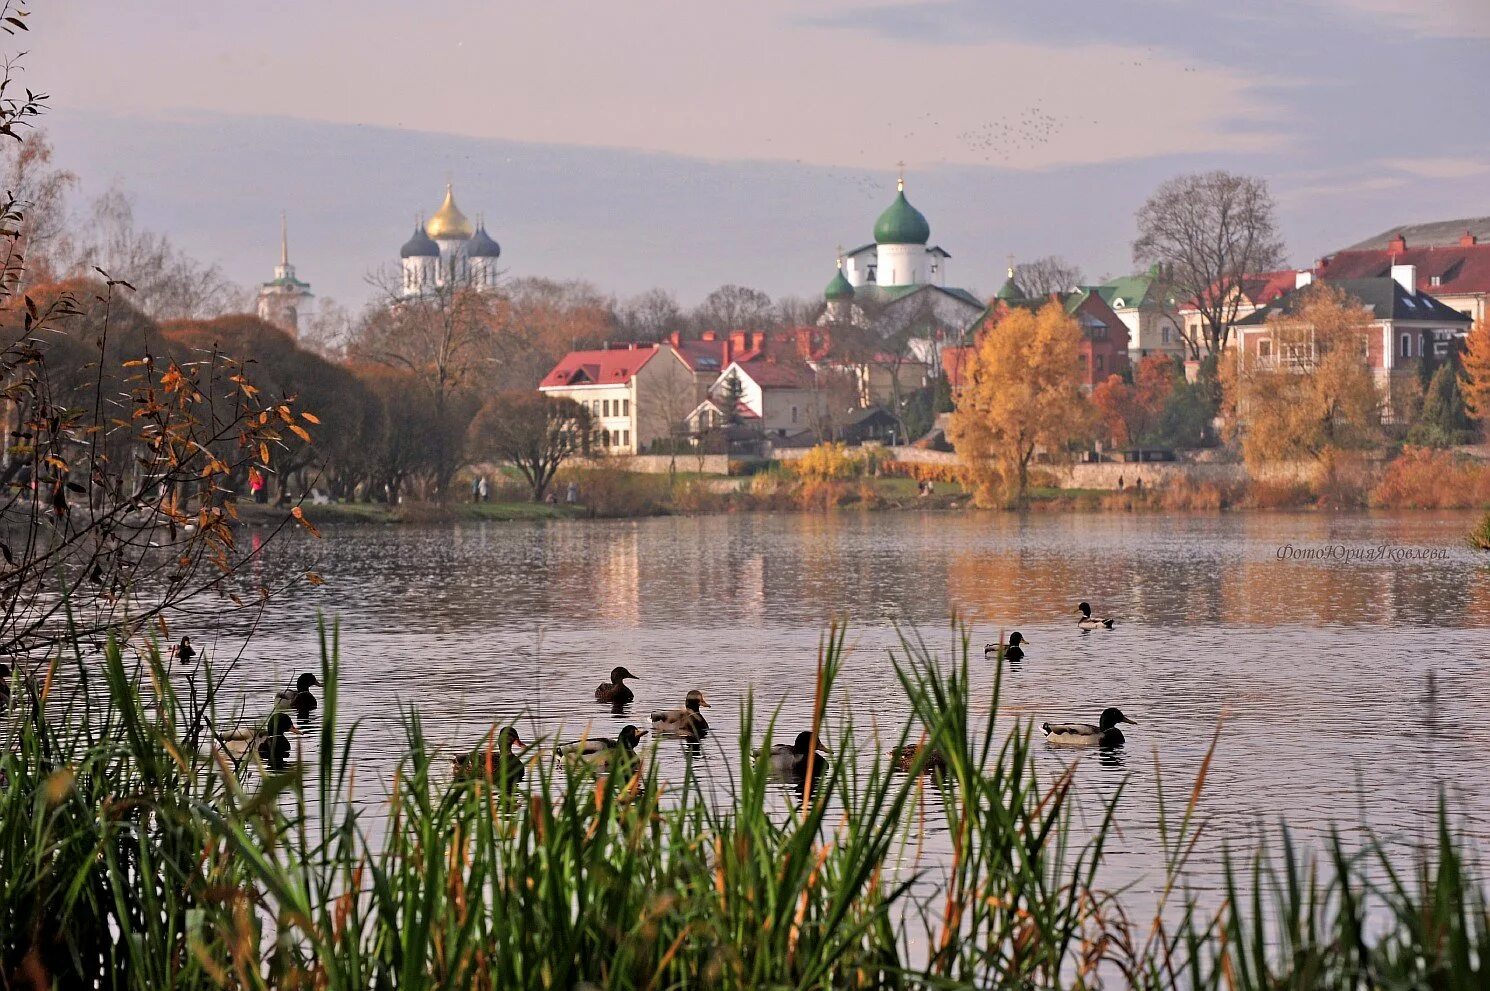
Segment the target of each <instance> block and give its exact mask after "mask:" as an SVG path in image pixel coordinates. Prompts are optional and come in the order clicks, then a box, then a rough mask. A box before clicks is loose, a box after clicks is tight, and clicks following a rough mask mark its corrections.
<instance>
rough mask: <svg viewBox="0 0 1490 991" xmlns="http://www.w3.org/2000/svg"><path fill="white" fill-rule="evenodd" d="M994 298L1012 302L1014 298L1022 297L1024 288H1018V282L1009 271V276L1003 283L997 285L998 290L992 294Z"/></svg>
mask: <svg viewBox="0 0 1490 991" xmlns="http://www.w3.org/2000/svg"><path fill="white" fill-rule="evenodd" d="M993 298H994V299H1002V300H1003V301H1004V302H1006V303H1008V302H1013V301H1014V300H1016V299H1024V290H1023V289H1021V288H1019V283H1017V282H1015V281H1014V272H1013V271H1012V270H1011V271H1010V272H1009V277H1008V278H1007V279H1005V280H1004V284H1003V285H1001V286H999V291H998V292H996V293H994V294H993Z"/></svg>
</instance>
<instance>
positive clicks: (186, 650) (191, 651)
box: [171, 637, 197, 664]
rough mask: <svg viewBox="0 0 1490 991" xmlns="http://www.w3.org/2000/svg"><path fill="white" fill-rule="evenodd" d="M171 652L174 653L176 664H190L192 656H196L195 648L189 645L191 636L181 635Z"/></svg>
mask: <svg viewBox="0 0 1490 991" xmlns="http://www.w3.org/2000/svg"><path fill="white" fill-rule="evenodd" d="M171 653H172V654H174V655H175V657H176V662H177V663H178V664H190V663H191V660H192V658H194V657H196V656H197V649H196V648H195V647H193V646H192V645H191V637H182V638H181V642H180V643H178V644H177V645H176V646H175V647H174V648H173V649H172V650H171Z"/></svg>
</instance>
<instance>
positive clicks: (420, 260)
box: [398, 183, 502, 299]
mask: <svg viewBox="0 0 1490 991" xmlns="http://www.w3.org/2000/svg"><path fill="white" fill-rule="evenodd" d="M501 255H502V248H501V246H500V245H498V244H497V242H496V241H495V240H493V239H492V236H491V235H490V234H488V233H487V232H486V225H485V224H482V223H479V222H478V223H476V224H472V223H471V221H470V220H468V219H467V218H466V215H465V214H463V213H461V212H460V208H459V207H457V206H456V205H455V192H454V190H452V189H451V186H450V184H449V183H446V184H445V202H444V203H442V204H440V209H438V210H436V211H435V213H434V216H432V217H430V218H429V220H428V221H427V222H425V223H416V224H415V225H414V236H413V237H411V238H409V240H408V241H407V242H405V243H404V246H403V247H402V248H401V249H399V253H398V256H399V265H400V267H401V269H402V271H403V296H404V298H405V299H415V298H418V297H420V296H424V295H427V294H429V293H432V292H434V291H435V290H436V289H440V288H443V287H445V286H463V285H464V286H469V287H471V288H473V289H475V290H477V291H478V292H488V291H491V290H493V289H496V288H497V285H498V283H499V278H500V275H501V271H500V269H498V268H497V259H498V258H500V257H501Z"/></svg>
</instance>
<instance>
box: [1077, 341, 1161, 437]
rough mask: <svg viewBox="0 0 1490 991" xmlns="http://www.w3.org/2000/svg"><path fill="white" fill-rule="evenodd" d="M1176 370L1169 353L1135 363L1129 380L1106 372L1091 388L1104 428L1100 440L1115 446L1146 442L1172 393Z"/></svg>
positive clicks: (1093, 401)
mask: <svg viewBox="0 0 1490 991" xmlns="http://www.w3.org/2000/svg"><path fill="white" fill-rule="evenodd" d="M1175 381H1176V371H1175V365H1174V362H1173V361H1172V360H1171V359H1170V358H1169V356H1168V355H1163V354H1151V355H1149V356H1148V357H1146V358H1144V359H1143V360H1142V361H1140V362H1139V363H1138V366H1137V367H1136V368H1135V369H1134V372H1133V382H1132V383H1129V382H1127V381H1125V380H1124V379H1123V377H1122V376H1121V375H1109V376H1107V380H1106V381H1105V382H1099V383H1098V384H1097V386H1096V388H1094V389H1093V390H1092V405H1093V406H1094V407H1096V410H1097V414H1098V416H1099V418H1100V423H1101V425H1102V428H1103V430H1104V435H1103V439H1104V440H1106V441H1108V442H1109V443H1111V444H1114V445H1116V446H1117V447H1128V446H1131V445H1134V444H1142V443H1146V442H1147V439H1148V438H1149V436H1150V435H1151V434H1152V432H1153V430H1154V429H1155V427H1156V426H1157V425H1158V423H1159V418H1160V417H1161V416H1162V415H1163V413H1164V405H1165V403H1167V402H1168V401H1169V397H1170V396H1171V395H1173V394H1174V385H1175Z"/></svg>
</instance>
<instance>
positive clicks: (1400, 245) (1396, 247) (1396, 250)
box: [1387, 232, 1407, 255]
mask: <svg viewBox="0 0 1490 991" xmlns="http://www.w3.org/2000/svg"><path fill="white" fill-rule="evenodd" d="M1387 250H1388V251H1390V252H1391V253H1392V254H1394V255H1399V254H1401V253H1402V252H1404V251H1406V250H1407V238H1405V237H1403V236H1402V234H1401V233H1400V232H1398V233H1397V234H1395V235H1393V237H1392V241H1391V243H1390V244H1388V245H1387Z"/></svg>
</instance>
